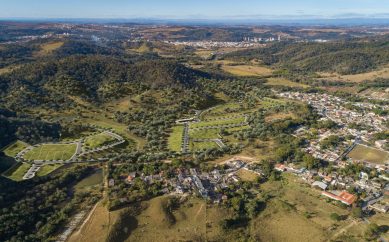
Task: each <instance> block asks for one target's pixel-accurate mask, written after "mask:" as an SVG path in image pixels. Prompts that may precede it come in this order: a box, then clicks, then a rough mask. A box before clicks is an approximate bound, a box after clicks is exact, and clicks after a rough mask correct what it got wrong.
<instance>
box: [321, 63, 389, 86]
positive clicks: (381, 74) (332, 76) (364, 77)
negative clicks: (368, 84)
mask: <svg viewBox="0 0 389 242" xmlns="http://www.w3.org/2000/svg"><path fill="white" fill-rule="evenodd" d="M319 75H320V76H321V77H322V78H323V79H326V80H332V81H346V82H363V81H373V80H375V79H377V78H389V66H385V67H382V68H381V69H378V70H374V71H370V72H366V73H360V74H354V75H339V74H337V73H319Z"/></svg>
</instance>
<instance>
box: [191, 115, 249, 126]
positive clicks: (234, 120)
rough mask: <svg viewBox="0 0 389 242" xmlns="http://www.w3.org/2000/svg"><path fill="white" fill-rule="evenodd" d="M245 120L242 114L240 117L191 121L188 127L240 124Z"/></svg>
mask: <svg viewBox="0 0 389 242" xmlns="http://www.w3.org/2000/svg"><path fill="white" fill-rule="evenodd" d="M244 121H245V118H244V117H243V116H242V117H240V118H232V119H220V120H212V121H204V122H198V123H191V124H190V128H204V127H211V126H223V125H229V124H240V123H243V122H244Z"/></svg>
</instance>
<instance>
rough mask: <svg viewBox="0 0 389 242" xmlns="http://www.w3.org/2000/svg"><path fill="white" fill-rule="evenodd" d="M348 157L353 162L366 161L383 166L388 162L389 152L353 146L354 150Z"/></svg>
mask: <svg viewBox="0 0 389 242" xmlns="http://www.w3.org/2000/svg"><path fill="white" fill-rule="evenodd" d="M348 157H350V158H351V159H354V160H359V161H368V162H371V163H375V164H385V163H387V162H389V152H385V151H382V150H378V149H375V148H370V147H366V146H363V145H357V146H355V148H354V149H353V150H352V151H351V152H350V153H349V154H348Z"/></svg>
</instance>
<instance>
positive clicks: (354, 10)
mask: <svg viewBox="0 0 389 242" xmlns="http://www.w3.org/2000/svg"><path fill="white" fill-rule="evenodd" d="M352 17H354V18H361V17H367V18H389V0H0V18H3V19H8V18H11V19H12V18H127V19H134V18H158V19H288V18H352Z"/></svg>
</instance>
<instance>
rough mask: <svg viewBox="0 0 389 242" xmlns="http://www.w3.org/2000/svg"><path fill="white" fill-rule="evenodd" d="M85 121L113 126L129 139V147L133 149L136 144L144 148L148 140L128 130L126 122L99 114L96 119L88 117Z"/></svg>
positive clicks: (108, 126)
mask: <svg viewBox="0 0 389 242" xmlns="http://www.w3.org/2000/svg"><path fill="white" fill-rule="evenodd" d="M85 122H88V123H90V124H94V125H97V126H100V127H103V128H112V129H113V130H115V132H117V133H118V134H119V135H122V136H123V137H125V138H126V139H127V141H128V147H127V148H128V149H133V148H134V146H137V148H138V149H142V148H143V146H144V145H145V143H146V141H145V139H143V138H141V137H138V136H136V135H134V134H132V133H131V132H129V131H128V126H127V125H125V124H120V123H117V122H115V121H113V120H110V119H107V118H104V117H101V116H98V117H95V118H94V119H86V120H85ZM135 143H136V144H135Z"/></svg>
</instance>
